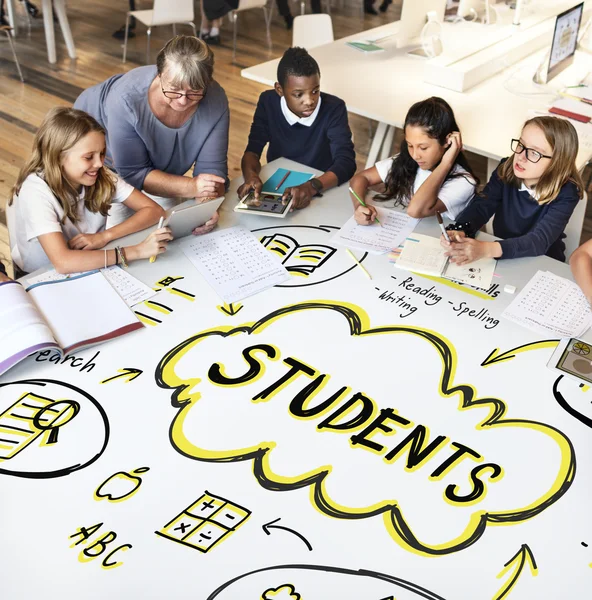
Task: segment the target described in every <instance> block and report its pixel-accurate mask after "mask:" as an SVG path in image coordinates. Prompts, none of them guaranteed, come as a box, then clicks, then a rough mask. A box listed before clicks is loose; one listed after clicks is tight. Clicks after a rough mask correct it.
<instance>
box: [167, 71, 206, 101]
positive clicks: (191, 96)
mask: <svg viewBox="0 0 592 600" xmlns="http://www.w3.org/2000/svg"><path fill="white" fill-rule="evenodd" d="M160 89H161V90H162V93H163V95H164V97H165V98H168V99H169V100H178V99H179V98H182V97H183V96H185V98H187V100H189V101H191V102H199V101H200V100H203V99H204V98H205V95H206V90H202V91H201V92H187V93H185V94H184V93H183V92H173V91H171V90H165V89H164V87H163V85H162V77H161V79H160Z"/></svg>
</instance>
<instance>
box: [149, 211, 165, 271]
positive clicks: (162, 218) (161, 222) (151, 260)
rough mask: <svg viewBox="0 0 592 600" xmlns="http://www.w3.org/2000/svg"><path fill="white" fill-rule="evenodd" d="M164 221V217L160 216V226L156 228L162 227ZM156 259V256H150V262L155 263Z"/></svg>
mask: <svg viewBox="0 0 592 600" xmlns="http://www.w3.org/2000/svg"><path fill="white" fill-rule="evenodd" d="M163 223H164V217H160V221H158V227H157V228H156V229H160V228H161V227H162V224H163ZM155 260H156V256H151V257H150V262H151V263H153V262H154V261H155Z"/></svg>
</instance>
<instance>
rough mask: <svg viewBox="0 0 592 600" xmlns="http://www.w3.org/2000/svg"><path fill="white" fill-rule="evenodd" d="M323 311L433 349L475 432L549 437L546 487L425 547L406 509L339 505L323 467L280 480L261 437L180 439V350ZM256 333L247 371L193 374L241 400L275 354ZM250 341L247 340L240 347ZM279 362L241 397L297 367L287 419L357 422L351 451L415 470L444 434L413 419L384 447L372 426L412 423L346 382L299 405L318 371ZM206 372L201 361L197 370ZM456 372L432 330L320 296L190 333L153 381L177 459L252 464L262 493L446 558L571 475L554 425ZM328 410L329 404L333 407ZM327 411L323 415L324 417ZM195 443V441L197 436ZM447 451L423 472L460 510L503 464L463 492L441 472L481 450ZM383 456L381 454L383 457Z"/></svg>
mask: <svg viewBox="0 0 592 600" xmlns="http://www.w3.org/2000/svg"><path fill="white" fill-rule="evenodd" d="M310 310H316V311H329V312H330V313H332V314H338V315H340V316H341V317H343V320H344V323H345V324H347V327H348V328H349V335H350V336H353V337H356V336H360V337H363V338H371V337H372V336H378V335H389V336H391V335H398V336H401V335H402V336H413V337H414V338H415V339H417V338H419V339H420V340H422V341H423V342H425V343H426V344H428V345H429V346H430V347H431V348H432V350H435V351H436V353H437V354H438V355H439V361H438V364H439V368H440V376H439V381H438V393H439V395H440V396H441V397H442V398H450V399H452V398H456V400H455V405H457V407H458V408H457V410H463V411H464V410H467V409H471V408H479V409H480V408H487V412H488V416H486V417H485V418H484V419H483V420H482V421H481V422H480V423H479V424H478V425H477V429H478V430H487V431H492V430H494V428H496V427H499V428H503V427H508V426H513V427H518V428H525V429H532V430H534V431H537V432H539V433H541V434H544V435H545V436H546V437H547V438H548V441H549V442H551V443H553V444H555V445H556V446H557V448H558V449H559V450H560V452H561V454H562V461H561V465H560V467H559V470H558V473H557V476H556V477H555V478H554V479H553V483H552V485H551V486H550V487H548V489H545V492H544V494H543V495H541V496H539V497H538V498H537V499H536V500H534V501H533V502H531V503H529V505H528V506H525V507H521V506H519V507H514V508H511V509H510V508H509V507H507V506H505V507H504V509H503V510H500V511H492V510H489V511H485V510H479V509H478V508H477V509H476V510H475V513H474V516H473V517H472V519H471V522H470V525H469V526H468V527H467V528H466V529H465V530H464V531H463V534H462V536H460V537H455V538H454V539H450V540H448V541H447V542H446V543H441V544H438V545H430V544H428V543H426V542H425V541H422V540H421V539H419V537H417V536H416V535H415V534H414V532H413V531H412V529H411V527H410V525H409V523H408V522H407V520H406V517H405V513H404V511H403V510H402V508H401V506H400V505H399V503H398V502H396V501H393V500H389V499H385V500H382V501H381V502H379V503H375V504H372V505H369V506H368V507H366V508H364V509H362V508H360V507H359V506H358V507H348V506H344V505H343V504H341V503H339V502H338V501H336V500H335V499H334V498H332V496H331V494H330V493H328V491H327V490H328V487H327V485H326V482H325V480H326V479H327V477H329V475H330V473H331V468H330V467H328V466H323V465H321V466H319V467H317V468H316V469H314V470H307V471H306V472H303V473H302V474H299V475H291V477H290V478H289V479H288V478H285V477H284V478H282V477H280V476H278V475H277V474H276V473H274V471H273V469H270V468H269V464H270V458H269V454H270V453H271V452H272V451H273V449H274V448H275V442H265V441H260V440H256V441H255V442H254V443H253V444H252V445H249V446H247V447H242V446H241V447H240V448H239V449H236V450H230V451H229V450H224V451H221V450H213V449H204V448H202V447H200V444H199V443H196V442H195V441H194V440H190V439H188V438H187V436H186V433H185V431H184V428H183V423H184V421H185V419H186V418H187V415H188V412H189V411H190V410H191V408H192V406H194V405H195V404H196V403H198V402H199V400H200V397H201V393H200V392H199V391H198V390H197V389H196V386H195V382H196V381H199V379H197V375H198V373H195V374H194V376H193V378H191V379H189V380H187V379H184V378H181V377H179V376H178V374H177V373H176V372H175V366H176V365H177V364H178V362H179V361H180V360H181V359H182V357H183V356H184V355H186V354H187V353H188V352H190V351H191V350H192V348H194V347H195V346H196V345H198V344H200V343H201V342H203V341H204V340H207V339H208V338H209V337H211V336H215V337H216V336H220V337H222V338H232V339H234V340H236V339H240V338H239V337H238V336H237V334H245V335H246V336H250V335H253V334H260V333H262V332H264V331H267V329H268V328H269V327H270V326H271V325H272V324H274V323H275V322H277V321H278V320H279V319H281V318H283V317H285V316H287V315H291V314H293V313H298V312H302V311H310ZM264 339H265V335H262V336H261V337H257V340H259V341H260V343H258V344H255V345H250V346H249V347H248V348H244V349H243V350H242V354H243V358H244V360H245V362H246V364H247V365H248V369H247V371H246V372H245V373H244V374H242V375H239V376H234V377H230V376H229V375H228V374H227V372H226V369H225V367H224V365H223V364H219V363H213V364H212V365H211V366H210V368H209V370H207V374H206V372H204V373H203V374H200V376H201V377H203V378H206V377H207V378H208V380H209V381H210V382H212V383H213V384H214V385H217V386H226V387H227V389H229V390H230V389H234V388H240V393H241V397H243V398H244V397H245V391H244V387H243V386H244V384H248V383H249V382H251V381H253V382H257V381H258V378H259V375H260V374H261V373H262V371H263V369H264V368H265V362H266V361H267V360H277V359H278V358H280V356H279V354H280V351H279V349H278V348H277V347H275V346H273V345H271V344H265V343H261V342H263V341H264ZM249 343H251V344H253V342H252V341H251V340H249V339H248V338H247V340H246V341H245V344H244V345H247V344H249ZM283 363H284V365H287V366H288V370H287V372H285V373H284V374H283V375H282V376H281V377H280V378H279V379H278V380H276V381H275V383H273V384H272V385H271V386H268V387H267V388H266V389H265V390H260V389H253V392H259V393H257V394H255V395H251V394H248V395H247V397H249V396H250V397H251V401H252V402H255V403H256V402H266V401H269V399H270V398H271V397H272V396H273V394H274V393H275V392H276V390H278V389H284V388H285V387H286V386H287V385H289V384H290V382H291V381H292V379H293V378H294V376H295V374H296V375H297V374H299V373H300V372H302V373H305V374H307V375H308V376H309V377H316V379H314V380H313V381H311V382H310V383H308V384H307V385H306V387H305V388H304V389H300V387H301V386H300V385H299V386H298V388H299V390H300V391H298V393H297V394H296V395H295V396H294V397H293V399H292V401H290V402H289V405H288V409H289V411H290V413H291V414H292V415H294V416H295V417H296V418H299V419H300V420H302V421H304V420H307V419H314V418H315V417H316V416H317V415H319V414H321V413H322V415H323V417H324V418H323V420H322V421H321V422H320V423H318V424H317V425H316V429H317V430H321V429H325V430H328V431H339V432H341V433H343V432H344V431H345V432H346V433H347V432H348V431H349V430H354V431H358V430H360V428H361V427H362V426H363V427H365V429H363V430H361V431H358V432H357V433H356V434H355V435H353V436H351V437H350V446H351V447H352V448H354V447H356V449H362V450H365V451H371V452H373V453H374V454H378V455H383V460H385V461H387V462H393V461H395V460H404V461H405V464H406V468H407V469H415V468H419V467H420V466H422V465H423V463H424V462H425V461H426V457H429V455H430V454H432V453H434V452H436V451H437V450H438V449H439V447H440V446H442V445H443V444H445V443H448V439H447V437H446V436H442V435H439V436H431V435H430V434H429V431H428V428H427V427H426V426H424V425H421V424H417V425H415V427H414V428H413V430H411V431H410V432H409V433H408V435H406V437H405V438H404V439H403V440H401V441H399V442H398V444H397V445H396V446H395V447H394V448H392V449H388V448H385V447H384V446H383V445H381V444H378V443H377V442H376V441H375V440H372V439H371V436H372V433H373V432H374V431H376V430H381V431H384V432H390V431H393V428H394V427H395V426H396V424H401V425H402V426H403V427H407V426H409V427H412V426H413V424H412V423H411V422H410V420H409V419H406V418H405V417H404V416H403V415H398V414H397V413H396V411H394V410H393V409H392V408H383V409H381V410H377V407H376V405H375V403H373V401H372V399H370V398H368V397H367V396H365V395H364V394H363V393H361V392H356V393H354V394H353V395H352V396H351V397H349V399H347V400H345V398H348V396H349V392H348V391H347V390H348V389H350V388H348V387H347V386H344V387H343V388H341V389H340V390H339V391H338V392H337V393H336V394H333V395H332V396H331V397H330V398H328V399H326V400H323V401H322V402H319V401H318V400H317V402H316V405H315V406H309V405H308V399H309V397H310V396H311V394H313V393H315V391H316V390H317V389H318V388H319V387H320V386H322V385H323V380H324V379H325V378H326V377H327V374H323V373H320V372H319V371H317V370H316V369H314V368H313V367H311V366H309V365H307V364H304V363H303V362H302V361H299V360H298V359H296V358H294V357H291V356H288V357H287V358H284V360H283ZM204 369H207V366H204ZM456 369H457V353H456V350H455V348H454V346H452V345H451V344H450V342H449V341H448V340H447V339H446V338H444V337H442V336H441V335H440V334H438V333H437V332H434V331H431V330H428V329H424V328H420V327H413V326H403V325H382V326H378V327H371V326H370V320H369V317H368V315H367V314H366V313H365V312H364V311H363V310H362V309H361V308H360V307H356V306H354V305H351V304H348V303H345V302H336V301H335V302H327V301H310V302H303V303H298V304H294V305H291V306H286V307H283V308H280V309H277V310H275V311H272V312H270V313H269V314H267V315H265V316H263V317H262V318H261V319H259V320H258V321H256V322H254V323H253V322H251V323H247V324H243V325H241V326H237V327H235V328H228V327H221V328H220V329H219V330H216V329H209V330H206V331H204V332H201V333H198V334H196V335H194V336H192V337H190V338H188V339H186V340H184V341H183V342H181V343H180V344H178V345H177V346H176V347H175V348H173V349H171V350H170V351H168V352H167V353H166V354H165V355H164V356H163V358H162V360H161V361H160V363H159V365H158V367H157V369H156V373H155V378H156V382H157V384H158V386H159V387H162V388H168V389H171V390H172V394H171V399H172V405H173V407H174V408H176V409H177V413H176V415H175V417H174V419H173V422H172V423H171V427H170V430H169V437H170V440H171V444H172V445H173V447H174V448H175V449H176V450H177V451H178V452H179V453H180V454H182V455H184V456H186V457H188V458H191V459H193V460H200V461H204V462H213V463H220V464H228V463H231V462H240V461H252V463H253V464H252V469H253V474H254V476H255V479H256V480H257V482H258V483H259V484H260V485H261V486H262V487H264V488H265V489H268V490H270V491H276V492H277V491H290V490H296V489H301V488H303V487H310V488H311V493H310V499H311V502H312V503H313V504H314V506H315V507H316V508H317V509H318V510H319V511H320V512H321V513H324V514H326V515H327V516H330V517H333V518H338V519H357V520H358V519H367V518H373V517H376V516H381V518H382V519H383V521H384V523H385V527H386V529H387V531H388V533H389V535H391V536H392V537H393V539H395V540H396V541H397V542H398V543H400V544H402V545H404V546H406V547H407V548H408V549H410V550H414V551H416V552H419V553H422V554H424V555H428V556H437V555H445V554H449V553H452V552H458V551H461V550H464V549H466V548H468V547H470V546H471V545H473V544H475V543H476V542H477V541H478V540H479V539H480V538H481V536H483V534H484V533H485V531H486V529H487V526H488V525H489V524H491V523H495V524H501V523H505V524H511V523H519V522H521V521H525V520H528V519H531V518H533V517H534V516H536V515H538V514H539V513H541V512H543V511H544V510H546V509H547V508H548V507H550V506H552V505H553V504H554V503H555V502H557V501H558V500H559V499H560V498H561V497H562V496H563V495H564V494H565V493H566V492H567V490H568V489H569V488H570V487H571V484H572V482H573V480H574V477H575V473H576V458H575V451H574V448H573V444H572V443H571V441H570V440H569V438H567V436H565V434H563V433H562V432H561V431H560V430H559V429H557V428H556V427H554V426H552V425H549V424H545V423H540V422H538V421H533V420H527V419H514V418H508V417H507V416H506V415H507V406H506V404H505V403H504V402H503V401H502V400H501V399H499V398H491V397H479V396H478V394H477V391H476V389H475V388H474V387H473V386H471V385H469V384H458V383H455V382H454V378H455V372H456ZM354 406H355V407H356V411H355V415H354V416H351V414H349V411H350V410H351V409H352V407H354ZM335 407H337V408H335ZM329 409H330V410H331V411H332V412H331V413H330V414H328V413H329ZM344 414H348V420H347V421H346V422H339V419H341V418H342V417H343V415H344ZM198 442H199V440H198ZM449 446H450V447H449V452H452V454H451V455H450V456H449V457H448V458H446V460H444V462H442V463H441V464H440V466H439V467H438V468H437V469H436V470H434V471H433V472H431V474H429V473H430V471H431V470H432V468H433V467H430V468H429V470H428V471H425V473H426V475H428V474H429V477H430V478H432V479H436V480H437V479H438V478H440V477H441V476H446V477H451V478H452V481H450V480H449V481H450V483H449V484H448V485H447V486H446V488H445V490H444V492H445V496H446V499H447V502H448V503H449V504H452V505H453V506H454V505H457V506H462V505H463V504H467V503H475V502H476V501H478V500H479V499H480V498H481V497H483V496H484V494H485V493H486V485H490V484H491V482H494V483H493V485H496V484H495V482H496V481H497V480H498V479H499V478H500V477H501V476H502V469H501V466H500V465H497V464H496V463H481V464H479V465H478V466H476V467H474V468H473V469H472V470H471V472H470V475H469V478H470V480H471V488H470V489H468V490H466V488H465V490H466V491H465V492H464V493H463V487H464V486H459V482H457V481H455V480H454V474H452V475H450V471H451V469H452V468H453V466H454V465H455V464H456V463H457V462H458V461H459V460H462V459H463V457H466V456H467V455H470V456H472V457H475V458H477V459H480V458H481V455H480V454H479V453H477V452H476V451H474V450H472V449H471V448H469V447H467V446H466V445H464V444H461V443H459V442H456V441H451V442H450V445H449ZM385 452H386V454H384V453H385Z"/></svg>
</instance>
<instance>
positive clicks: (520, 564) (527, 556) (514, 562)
mask: <svg viewBox="0 0 592 600" xmlns="http://www.w3.org/2000/svg"><path fill="white" fill-rule="evenodd" d="M527 561H528V563H529V564H530V572H531V573H532V576H533V577H536V575H537V574H538V567H537V564H536V561H535V559H534V556H533V554H532V550H531V549H530V548H529V547H528V544H522V546H520V550H518V552H516V554H514V556H512V558H511V559H510V560H509V561H508V562H507V563H506V564H505V565H504V568H503V570H502V572H501V573H500V574H499V575H498V576H497V578H498V579H500V578H501V577H503V576H504V575H505V574H506V573H508V571H510V570H511V569H512V568H513V567H516V570H515V571H514V574H513V575H512V577H510V579H509V580H508V581H506V583H505V584H504V585H503V586H502V588H501V589H500V591H499V592H497V594H496V595H495V596H494V598H493V600H501V599H502V598H505V597H506V596H507V595H508V594H509V593H510V592H511V591H512V589H513V588H514V586H515V585H516V584H517V583H518V579H520V575H521V574H522V571H523V569H524V565H525V564H526V562H527Z"/></svg>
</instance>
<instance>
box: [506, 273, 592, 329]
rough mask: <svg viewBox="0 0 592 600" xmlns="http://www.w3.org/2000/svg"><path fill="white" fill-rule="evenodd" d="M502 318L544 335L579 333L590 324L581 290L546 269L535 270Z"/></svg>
mask: <svg viewBox="0 0 592 600" xmlns="http://www.w3.org/2000/svg"><path fill="white" fill-rule="evenodd" d="M502 317H505V318H506V319H508V320H510V321H513V322H514V323H517V324H518V325H522V326H523V327H526V328H528V329H532V330H533V331H537V332H539V333H543V334H545V335H548V334H551V335H556V336H559V337H568V338H575V337H579V336H581V335H582V334H583V333H584V332H585V331H587V330H588V328H589V327H590V325H592V312H591V311H590V306H589V304H588V301H587V300H586V297H585V296H584V294H583V293H582V290H580V288H579V287H578V286H577V285H576V284H575V283H573V281H569V280H568V279H564V278H563V277H559V276H558V275H555V274H553V273H550V272H549V271H538V272H537V274H536V275H535V276H534V277H533V278H532V279H531V280H530V281H529V282H528V284H527V285H526V286H525V287H524V289H523V290H522V291H521V292H520V293H519V294H518V296H516V298H515V299H514V301H513V302H512V303H511V304H510V306H508V308H506V310H505V311H504V312H503V313H502Z"/></svg>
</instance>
